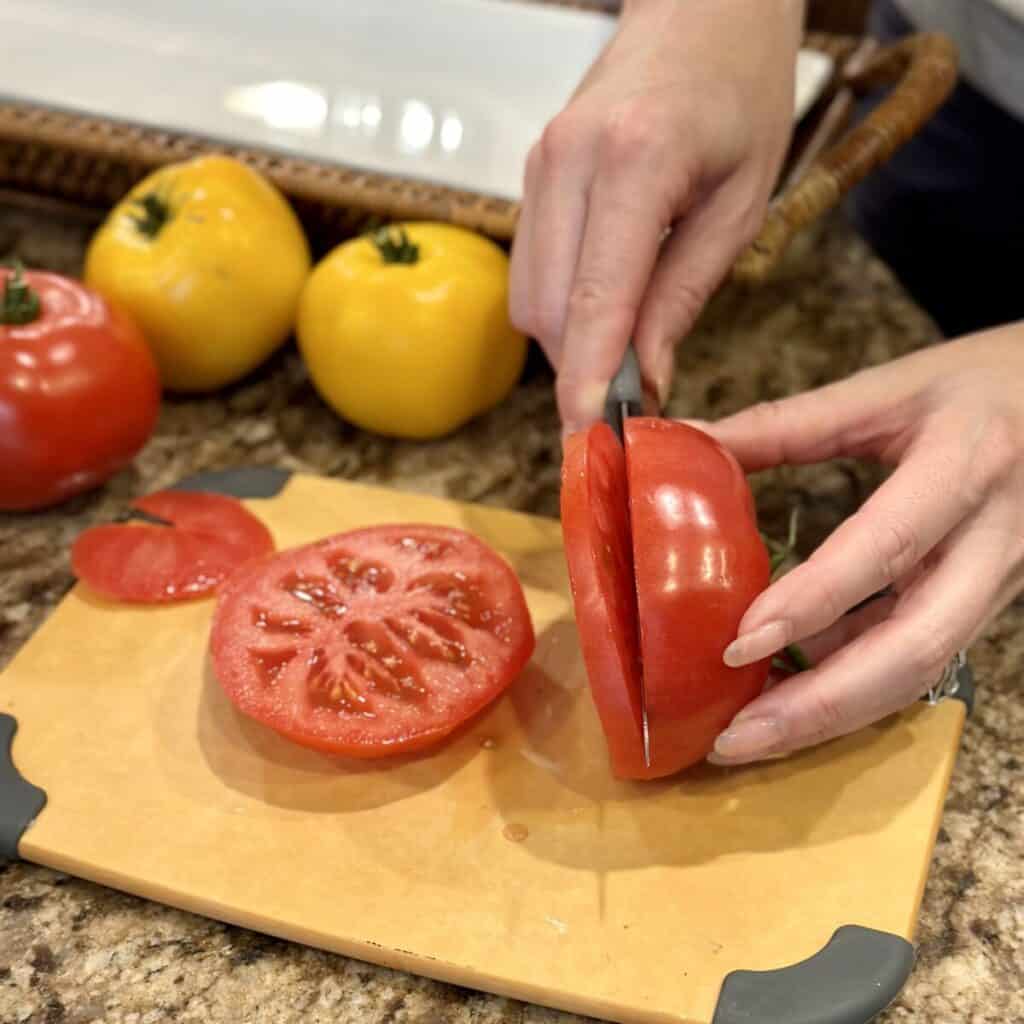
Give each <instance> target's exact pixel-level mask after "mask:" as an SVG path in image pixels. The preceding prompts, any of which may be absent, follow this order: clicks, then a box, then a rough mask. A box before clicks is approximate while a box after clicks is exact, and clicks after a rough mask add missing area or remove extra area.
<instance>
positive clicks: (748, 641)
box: [722, 622, 789, 668]
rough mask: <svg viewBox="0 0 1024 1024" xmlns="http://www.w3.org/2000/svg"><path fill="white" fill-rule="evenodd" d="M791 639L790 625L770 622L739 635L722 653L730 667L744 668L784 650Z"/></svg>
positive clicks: (723, 659)
mask: <svg viewBox="0 0 1024 1024" xmlns="http://www.w3.org/2000/svg"><path fill="white" fill-rule="evenodd" d="M788 640H789V627H788V626H787V624H786V623H785V622H768V623H766V624H765V625H763V626H760V627H759V628H758V629H755V630H754V631H753V632H752V633H745V634H743V635H741V636H738V637H737V638H736V639H735V640H733V642H732V643H731V644H729V646H728V647H726V649H725V653H724V654H723V655H722V661H724V662H725V663H726V665H728V666H729V668H742V667H743V666H744V665H752V664H753V663H754V662H755V661H760V660H761V659H762V658H767V657H769V656H770V655H772V654H774V653H775V652H776V651H780V650H782V648H783V647H785V646H786V643H787V642H788Z"/></svg>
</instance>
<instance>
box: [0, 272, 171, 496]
mask: <svg viewBox="0 0 1024 1024" xmlns="http://www.w3.org/2000/svg"><path fill="white" fill-rule="evenodd" d="M12 273H13V272H12V271H10V270H7V269H2V270H0V283H2V284H3V285H4V286H6V284H7V282H8V280H9V279H10V278H11V276H12ZM24 279H25V280H26V281H27V283H28V284H29V287H30V288H31V289H32V290H33V291H34V292H35V293H36V295H37V296H38V297H39V303H40V313H39V316H38V317H37V318H36V319H35V320H33V321H32V322H30V323H26V324H21V325H14V324H6V325H3V324H0V509H4V510H9V511H14V510H29V509H39V508H45V507H47V506H50V505H55V504H58V503H59V502H62V501H64V500H66V499H68V498H71V497H73V496H74V495H76V494H80V493H82V492H84V491H88V490H91V489H92V488H94V487H97V486H98V485H100V484H102V483H104V482H105V481H106V480H108V479H109V478H110V477H111V476H113V475H114V473H116V472H118V470H120V469H123V468H124V467H125V466H126V465H128V464H129V463H130V462H131V461H132V459H133V458H134V457H135V455H136V454H137V453H138V452H139V450H140V449H141V448H142V446H143V445H144V444H145V443H146V441H147V440H148V439H149V437H150V435H151V434H152V432H153V428H154V427H155V426H156V419H157V415H158V412H159V407H160V381H159V376H158V373H157V369H156V364H155V362H154V360H153V358H152V356H151V354H150V352H149V349H148V347H147V345H146V342H145V339H144V338H143V336H142V334H141V332H140V331H139V329H138V327H137V326H136V325H135V323H134V322H133V321H132V320H131V319H130V318H129V317H128V316H127V315H126V314H125V313H124V312H122V311H121V310H119V309H117V308H115V307H114V306H112V305H110V304H109V303H108V302H107V301H106V300H104V299H103V298H102V297H101V296H99V295H98V294H97V293H96V292H94V291H93V290H92V289H90V288H87V287H85V286H84V285H82V284H80V283H79V282H77V281H73V280H71V279H70V278H66V277H62V276H60V275H57V274H50V273H44V272H42V271H25V272H24Z"/></svg>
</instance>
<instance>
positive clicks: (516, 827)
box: [501, 822, 530, 843]
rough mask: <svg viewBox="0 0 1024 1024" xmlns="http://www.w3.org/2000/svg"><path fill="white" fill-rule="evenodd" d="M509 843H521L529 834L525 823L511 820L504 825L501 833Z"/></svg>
mask: <svg viewBox="0 0 1024 1024" xmlns="http://www.w3.org/2000/svg"><path fill="white" fill-rule="evenodd" d="M501 834H502V835H503V836H504V837H505V838H506V839H507V840H508V841H509V842H510V843H522V842H524V841H525V840H526V839H527V838H528V837H529V835H530V830H529V829H528V828H527V827H526V826H525V825H520V824H518V823H517V822H512V823H510V824H508V825H506V826H505V828H504V829H503V830H502V833H501Z"/></svg>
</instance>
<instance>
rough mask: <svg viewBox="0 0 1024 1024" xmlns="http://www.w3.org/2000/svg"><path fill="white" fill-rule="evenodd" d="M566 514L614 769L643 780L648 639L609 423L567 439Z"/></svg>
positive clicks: (584, 639)
mask: <svg viewBox="0 0 1024 1024" xmlns="http://www.w3.org/2000/svg"><path fill="white" fill-rule="evenodd" d="M561 515H562V531H563V534H564V537H565V546H566V559H567V562H568V566H569V580H570V585H571V587H572V593H573V605H574V608H575V611H576V623H577V628H578V631H579V638H580V646H581V648H582V653H583V660H584V663H585V664H586V667H587V676H588V678H589V681H590V690H591V694H592V696H593V699H594V704H595V706H596V708H597V713H598V716H599V718H600V719H601V727H602V729H603V731H604V734H605V741H606V742H607V744H608V753H609V757H610V759H611V763H612V770H613V771H614V773H615V774H616V775H618V776H620V777H623V778H637V777H642V776H643V774H644V756H643V727H642V719H641V668H640V635H639V629H638V623H637V599H636V586H635V582H634V572H633V548H632V541H631V535H630V529H629V505H628V496H627V491H626V459H625V455H624V454H623V450H622V446H621V445H620V444H619V442H618V439H617V438H616V437H615V434H613V433H612V430H611V428H610V427H609V426H608V425H607V424H605V423H599V424H597V425H595V426H594V427H593V428H591V429H590V430H588V431H582V432H579V433H576V434H573V435H572V436H571V437H570V438H569V439H568V441H567V442H566V448H565V457H564V460H563V463H562V494H561Z"/></svg>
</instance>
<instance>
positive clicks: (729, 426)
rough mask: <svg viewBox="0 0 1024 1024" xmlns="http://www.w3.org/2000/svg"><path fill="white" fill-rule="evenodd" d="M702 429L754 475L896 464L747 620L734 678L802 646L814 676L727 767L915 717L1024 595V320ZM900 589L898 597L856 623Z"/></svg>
mask: <svg viewBox="0 0 1024 1024" xmlns="http://www.w3.org/2000/svg"><path fill="white" fill-rule="evenodd" d="M699 426H701V427H702V428H703V429H705V430H707V431H708V432H709V433H711V434H713V435H714V436H715V437H717V438H718V440H719V441H721V442H722V443H723V444H724V445H725V446H726V447H728V448H729V449H731V450H732V451H733V452H734V454H735V455H736V456H737V458H738V459H739V461H740V462H741V464H742V465H743V466H744V468H745V469H747V470H748V471H752V470H759V469H766V468H769V467H771V466H778V465H783V464H793V465H796V464H808V463H814V462H822V461H825V460H827V459H832V458H836V457H839V456H855V457H868V458H874V459H877V460H879V461H881V462H883V463H888V464H891V465H893V466H894V467H895V469H894V471H893V473H892V475H891V476H890V477H889V478H888V480H886V482H885V483H883V484H882V486H881V487H879V489H878V490H877V491H876V492H875V493H874V494H873V495H872V497H871V498H870V499H869V500H868V501H867V502H866V503H865V504H864V506H863V507H862V508H861V509H860V510H859V511H858V512H856V513H855V514H854V515H853V516H851V517H850V518H849V519H848V520H846V521H845V522H844V523H842V524H841V525H840V526H839V528H838V529H837V530H836V531H835V532H834V533H833V534H832V535H831V536H830V537H829V538H828V539H827V540H826V541H825V542H824V543H823V544H822V545H821V547H820V548H818V550H817V551H815V552H814V553H813V555H812V556H811V557H810V558H809V559H808V561H806V562H804V563H803V564H802V565H799V566H798V567H796V568H795V569H793V570H792V571H791V572H789V573H787V574H786V575H785V576H783V577H782V578H781V579H780V580H778V581H777V582H776V583H774V584H773V585H772V586H770V587H769V588H768V589H767V590H766V591H764V592H763V593H762V594H761V595H760V596H759V597H758V598H757V599H756V600H755V601H754V603H753V604H752V605H751V606H750V608H749V609H748V611H747V613H746V615H745V616H744V618H743V621H742V622H741V623H740V628H739V636H738V638H737V639H736V640H735V641H734V643H733V644H731V645H730V647H729V648H728V649H727V651H726V654H725V660H726V663H727V664H729V665H733V666H738V665H745V664H750V663H751V662H755V661H758V660H760V659H762V658H765V657H767V656H769V655H771V654H774V653H775V652H777V651H779V650H781V649H782V648H783V647H785V646H786V645H787V644H792V643H802V644H803V645H804V646H805V649H806V650H807V653H808V654H809V655H810V656H811V659H812V661H813V662H815V664H814V667H813V668H811V669H810V670H808V671H805V672H801V673H799V674H797V675H795V676H792V677H790V678H788V679H786V680H785V681H783V682H781V683H779V684H778V685H776V686H774V687H772V688H771V689H769V690H767V691H766V692H765V693H764V694H762V695H761V696H760V697H758V698H757V699H755V700H754V701H753V702H752V703H750V704H749V705H748V706H747V707H746V708H744V709H743V711H741V712H740V713H739V714H738V715H737V716H736V718H735V719H734V720H733V722H732V724H731V725H730V726H729V728H728V729H727V730H726V731H725V732H724V733H723V734H722V735H721V736H720V737H719V738H718V741H717V743H716V746H715V751H714V753H713V754H712V755H711V760H713V761H715V762H716V763H720V764H741V763H744V762H749V761H756V760H759V759H761V758H764V757H768V756H777V755H780V754H786V753H790V752H792V751H795V750H798V749H800V748H802V747H807V746H810V745H813V744H817V743H821V742H823V741H825V740H829V739H832V738H835V737H838V736H842V735H845V734H848V733H851V732H854V731H855V730H857V729H860V728H862V727H864V726H867V725H870V724H871V723H873V722H876V721H878V720H879V719H881V718H883V717H885V716H887V715H889V714H891V713H892V712H895V711H899V710H900V709H902V708H904V707H907V706H908V705H910V704H911V703H913V702H914V701H916V700H917V699H919V698H920V697H921V696H922V695H923V694H924V693H925V692H926V690H927V689H928V688H929V687H930V686H931V685H933V684H934V683H935V682H936V681H937V680H938V678H939V677H940V676H941V674H942V672H943V670H944V668H945V667H946V666H947V665H948V664H949V662H950V660H951V658H952V657H953V656H954V655H955V654H956V652H957V651H959V650H961V649H964V648H966V647H967V646H968V645H969V644H970V643H971V642H972V641H973V640H974V639H975V638H976V637H977V636H978V635H979V634H980V633H981V632H982V631H983V630H984V629H985V628H986V626H987V625H988V624H989V623H990V622H991V621H992V619H993V618H994V617H995V616H996V615H997V614H998V613H999V612H1000V611H1002V610H1003V609H1004V608H1005V607H1006V606H1007V605H1008V604H1009V603H1010V601H1012V600H1013V599H1014V598H1015V597H1016V596H1017V594H1019V593H1020V592H1021V590H1022V589H1024V323H1020V324H1015V325H1011V326H1008V327H1004V328H1001V329H998V330H994V331H989V332H986V333H983V334H978V335H974V336H971V337H969V338H965V339H962V340H960V341H956V342H949V343H945V344H943V345H940V346H936V347H935V348H932V349H928V350H925V351H921V352H917V353H915V354H913V355H911V356H908V357H906V358H903V359H899V360H896V361H894V362H892V363H889V364H888V365H885V366H880V367H876V368H872V369H868V370H864V371H861V372H860V373H858V374H856V375H854V376H853V377H851V378H849V379H847V380H844V381H840V382H839V383H836V384H832V385H829V386H828V387H825V388H821V389H819V390H816V391H810V392H807V393H805V394H801V395H797V396H796V397H794V398H789V399H786V400H783V401H780V402H775V403H766V404H763V405H760V406H756V407H754V408H752V409H749V410H747V411H745V412H741V413H739V414H738V415H735V416H732V417H729V418H727V419H725V420H723V421H721V422H719V423H715V424H704V423H702V424H699ZM888 584H893V585H894V591H895V593H894V596H892V597H886V598H881V599H879V600H876V601H873V602H871V603H870V604H868V605H867V606H865V607H863V608H861V609H859V610H858V611H856V612H853V613H851V614H847V613H848V612H850V609H852V608H854V606H856V605H858V604H859V603H860V602H861V601H863V600H864V599H865V598H868V597H870V596H871V595H872V594H875V593H877V592H878V591H879V590H881V589H882V588H883V587H885V586H887V585H888Z"/></svg>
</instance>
